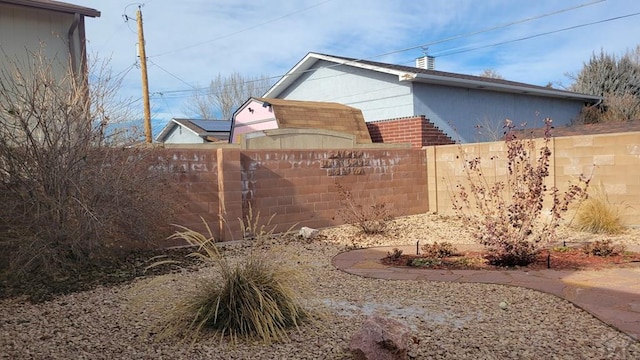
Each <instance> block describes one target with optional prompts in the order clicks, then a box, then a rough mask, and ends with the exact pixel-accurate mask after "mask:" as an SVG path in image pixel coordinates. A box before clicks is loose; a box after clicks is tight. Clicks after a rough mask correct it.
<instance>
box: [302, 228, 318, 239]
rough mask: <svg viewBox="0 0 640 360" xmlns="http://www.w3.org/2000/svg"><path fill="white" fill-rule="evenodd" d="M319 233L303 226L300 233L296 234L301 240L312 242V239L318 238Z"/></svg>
mask: <svg viewBox="0 0 640 360" xmlns="http://www.w3.org/2000/svg"><path fill="white" fill-rule="evenodd" d="M319 233H320V231H319V230H316V229H312V228H310V227H306V226H303V227H301V228H300V231H299V232H298V236H300V237H301V238H303V239H305V240H312V239H313V238H315V237H316V236H318V234H319Z"/></svg>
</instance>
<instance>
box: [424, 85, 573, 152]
mask: <svg viewBox="0 0 640 360" xmlns="http://www.w3.org/2000/svg"><path fill="white" fill-rule="evenodd" d="M414 91H415V95H416V106H415V109H414V110H415V113H416V115H425V116H426V117H427V118H428V119H430V120H431V121H432V122H433V123H434V124H435V125H436V126H438V127H439V128H441V129H443V130H445V131H446V132H448V133H449V132H450V131H453V134H454V136H453V138H454V140H460V141H461V142H477V141H487V140H493V139H489V138H487V136H489V135H487V134H486V131H485V133H480V131H479V130H478V128H477V125H483V126H486V125H489V126H491V127H492V129H489V131H490V132H492V133H494V132H496V131H497V132H498V133H499V134H501V132H502V125H503V124H504V120H505V119H510V120H512V121H513V122H514V124H516V125H517V126H519V125H520V124H524V123H526V127H527V128H536V127H537V128H539V127H542V126H543V120H544V119H545V118H547V117H549V118H551V119H553V124H554V126H562V125H568V124H570V123H571V121H572V120H573V119H574V118H575V117H576V116H577V114H578V113H579V112H580V109H581V108H582V104H581V103H580V102H578V101H575V100H564V99H558V98H542V97H532V96H527V95H525V94H522V95H520V94H512V93H503V92H495V91H491V92H489V91H483V90H478V89H466V88H456V87H448V86H441V85H430V84H415V88H414ZM456 134H457V135H456Z"/></svg>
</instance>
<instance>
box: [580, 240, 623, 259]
mask: <svg viewBox="0 0 640 360" xmlns="http://www.w3.org/2000/svg"><path fill="white" fill-rule="evenodd" d="M582 250H583V251H584V253H585V254H587V255H592V256H602V257H607V256H616V255H621V254H623V253H624V251H625V247H624V245H614V244H613V242H612V241H611V240H610V239H606V240H597V241H594V242H592V243H588V244H586V245H585V246H584V247H583V249H582Z"/></svg>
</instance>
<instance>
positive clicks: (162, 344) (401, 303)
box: [0, 214, 640, 359]
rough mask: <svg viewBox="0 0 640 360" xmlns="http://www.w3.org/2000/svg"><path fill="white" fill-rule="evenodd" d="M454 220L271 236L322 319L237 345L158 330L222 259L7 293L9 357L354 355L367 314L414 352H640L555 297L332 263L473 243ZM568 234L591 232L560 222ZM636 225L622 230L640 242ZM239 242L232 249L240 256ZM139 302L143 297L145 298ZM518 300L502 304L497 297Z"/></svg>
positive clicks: (498, 355) (581, 355)
mask: <svg viewBox="0 0 640 360" xmlns="http://www.w3.org/2000/svg"><path fill="white" fill-rule="evenodd" d="M460 229H461V227H460V226H459V224H456V223H455V222H454V221H452V220H451V219H446V218H442V217H438V216H434V215H427V214H424V215H417V216H410V217H405V218H400V219H397V220H395V221H394V222H393V223H392V225H391V229H390V230H389V233H388V234H387V235H386V236H376V237H362V236H357V235H355V231H354V229H353V228H351V227H349V226H342V227H337V228H331V229H325V230H323V231H322V233H321V236H320V237H319V239H316V240H313V241H312V242H309V243H307V242H299V243H297V244H295V245H293V244H292V243H288V244H284V243H282V242H279V243H275V242H274V243H272V244H270V245H269V246H267V247H269V248H271V250H274V251H275V254H277V256H278V257H279V258H280V259H285V260H286V261H296V262H297V264H299V266H301V267H302V268H303V269H304V270H305V271H306V272H308V274H309V276H310V279H311V280H312V281H311V284H310V285H311V289H310V291H311V292H312V293H313V297H311V298H310V299H309V303H308V304H307V306H308V308H309V309H312V310H313V311H315V313H317V316H314V320H313V321H311V322H309V323H306V324H304V325H303V326H302V327H301V328H300V329H299V331H295V330H294V331H292V332H291V335H290V341H289V342H286V343H277V344H271V345H264V344H261V343H257V342H252V341H246V340H241V341H240V342H239V343H238V344H237V345H236V346H231V345H230V344H228V343H227V342H226V341H222V342H221V341H220V340H219V339H218V338H214V337H213V336H209V337H205V338H202V339H200V341H198V342H197V343H196V344H194V345H192V346H190V344H179V343H175V342H171V341H167V340H164V341H158V340H157V339H155V338H154V337H153V336H152V335H150V328H151V326H152V324H153V323H154V320H155V319H157V318H158V316H159V314H160V313H161V312H160V311H159V310H158V309H160V308H162V307H163V306H166V304H169V303H171V300H173V299H177V298H179V297H180V296H182V295H183V294H185V293H186V292H187V291H188V289H189V288H190V287H192V286H193V284H194V283H195V280H196V279H198V278H200V277H206V276H215V274H214V272H215V268H211V267H208V268H202V269H200V270H199V271H183V272H178V273H173V274H168V275H162V276H157V277H154V278H141V279H138V280H136V281H134V282H133V283H130V284H126V285H122V286H117V287H108V288H107V287H99V288H97V289H95V290H92V291H86V292H81V293H75V294H69V295H64V296H60V297H57V298H55V299H54V300H52V301H49V302H45V303H40V304H31V303H27V302H24V301H22V300H20V299H9V300H3V301H1V302H0V358H2V359H169V358H170V359H350V358H351V356H350V355H349V353H348V350H347V346H348V342H349V339H350V337H351V336H352V335H353V334H354V332H355V331H357V329H358V327H359V326H360V325H361V324H362V323H363V322H364V320H365V319H366V317H367V316H368V315H371V314H379V315H382V316H388V317H392V318H395V319H397V320H399V321H401V322H403V323H405V324H407V325H408V326H409V327H410V328H411V329H412V330H413V335H414V336H415V338H414V344H412V346H411V349H410V356H411V358H414V359H534V358H536V359H640V343H638V342H635V341H634V340H632V339H631V338H630V337H628V336H627V335H625V334H623V333H621V332H619V331H617V330H615V329H612V328H611V327H609V326H607V325H606V324H604V323H602V322H601V321H599V320H597V319H596V318H594V317H593V316H591V315H590V314H588V313H587V312H585V311H583V310H581V309H579V308H577V307H575V306H573V305H572V304H571V303H569V302H567V301H564V300H562V299H559V298H557V297H555V296H552V295H548V294H543V293H540V292H536V291H533V290H528V289H522V288H515V287H508V286H501V285H488V284H459V283H439V282H413V281H389V280H376V279H366V278H361V277H357V276H353V275H349V274H345V273H343V272H341V271H339V270H336V269H335V268H333V266H332V265H331V263H330V260H331V257H333V256H334V255H336V254H337V253H339V252H340V251H344V250H345V248H346V247H348V246H352V245H354V244H355V245H358V246H373V245H392V246H393V245H406V244H415V242H416V241H418V240H420V241H421V242H425V241H449V242H453V243H471V240H470V238H469V237H468V234H465V233H464V232H463V231H461V230H460ZM562 239H563V240H567V241H570V242H583V241H592V240H595V239H596V238H595V237H594V236H593V235H589V234H581V233H574V232H571V231H563V232H562ZM639 239H640V230H638V229H634V230H630V231H629V232H628V233H626V234H624V235H621V236H617V237H615V240H616V242H619V243H623V244H626V245H640V243H639V242H640V240H639ZM246 250H247V248H246V246H243V245H242V244H238V245H232V246H229V247H227V250H226V252H225V253H226V254H227V256H228V257H229V258H231V259H234V258H237V257H238V256H239V254H241V253H243V252H246ZM140 299H146V300H145V301H141V300H140ZM502 301H506V302H508V303H509V304H510V307H509V308H508V309H507V310H502V309H500V307H499V305H498V304H499V303H500V302H502Z"/></svg>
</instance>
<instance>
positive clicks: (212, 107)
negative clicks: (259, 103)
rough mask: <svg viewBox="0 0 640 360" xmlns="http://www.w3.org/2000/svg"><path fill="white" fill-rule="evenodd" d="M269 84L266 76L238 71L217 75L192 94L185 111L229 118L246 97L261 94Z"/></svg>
mask: <svg viewBox="0 0 640 360" xmlns="http://www.w3.org/2000/svg"><path fill="white" fill-rule="evenodd" d="M270 86H271V81H270V79H269V78H268V77H267V76H264V75H261V76H259V77H254V78H245V77H244V76H243V75H241V74H240V73H238V72H234V73H232V74H231V75H229V76H222V75H220V74H218V76H217V77H216V78H215V79H213V80H211V82H210V83H209V87H208V88H207V89H203V90H201V91H198V92H196V93H195V94H194V96H193V98H192V99H191V100H190V101H189V102H188V104H187V106H186V108H185V111H186V112H189V113H194V114H197V116H200V117H202V118H203V119H215V118H218V117H220V118H222V119H225V120H229V119H231V117H232V116H233V112H234V111H235V110H236V109H238V108H239V107H240V106H241V105H242V104H243V103H244V102H245V101H246V100H247V99H248V98H250V97H252V96H253V97H256V96H261V95H262V94H263V93H264V92H265V91H267V90H268V89H269V87H270Z"/></svg>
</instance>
